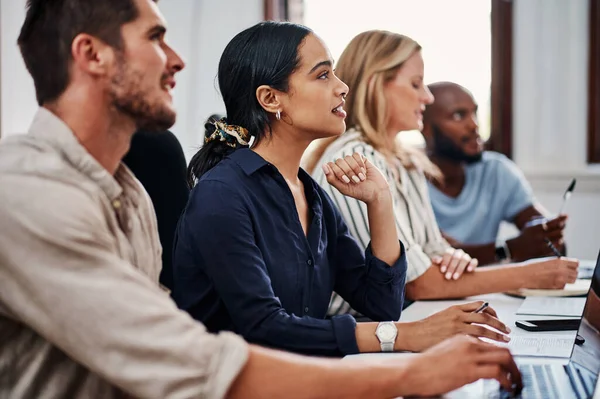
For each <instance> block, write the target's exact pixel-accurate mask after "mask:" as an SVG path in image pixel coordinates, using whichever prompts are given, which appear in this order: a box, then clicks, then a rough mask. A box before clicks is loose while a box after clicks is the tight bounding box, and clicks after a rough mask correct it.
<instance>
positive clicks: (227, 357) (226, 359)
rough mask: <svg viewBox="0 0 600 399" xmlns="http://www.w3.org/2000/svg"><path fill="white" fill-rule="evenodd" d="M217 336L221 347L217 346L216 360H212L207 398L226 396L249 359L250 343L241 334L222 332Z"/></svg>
mask: <svg viewBox="0 0 600 399" xmlns="http://www.w3.org/2000/svg"><path fill="white" fill-rule="evenodd" d="M216 337H217V339H216V340H215V341H216V342H218V346H219V348H218V350H217V349H216V348H215V351H214V359H215V360H216V361H213V362H211V365H210V366H211V369H212V370H210V371H209V372H208V373H207V375H209V376H210V379H211V380H212V381H211V382H210V383H209V384H207V392H205V394H206V396H205V397H207V398H224V397H225V396H226V395H227V392H228V391H229V388H230V387H231V384H233V382H234V381H235V379H236V378H237V377H238V375H239V373H240V372H241V371H242V368H243V367H244V366H245V365H246V362H247V361H248V352H249V348H248V344H247V343H246V342H245V341H244V340H243V339H242V338H241V337H240V336H238V335H235V334H233V333H229V332H222V333H219V334H218V335H217V336H216Z"/></svg>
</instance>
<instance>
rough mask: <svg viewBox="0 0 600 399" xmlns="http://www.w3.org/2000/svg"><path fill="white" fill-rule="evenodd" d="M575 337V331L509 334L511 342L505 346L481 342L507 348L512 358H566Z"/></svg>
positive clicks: (497, 343) (569, 353) (568, 355)
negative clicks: (568, 332)
mask: <svg viewBox="0 0 600 399" xmlns="http://www.w3.org/2000/svg"><path fill="white" fill-rule="evenodd" d="M576 335H577V334H576V332H575V331H573V332H572V334H560V335H559V334H544V335H540V334H532V335H528V334H525V335H521V334H519V335H517V334H511V335H510V338H511V340H510V342H509V343H507V344H505V343H500V342H497V341H492V340H488V339H487V338H482V340H483V341H486V342H489V343H493V344H495V345H498V346H503V347H508V348H509V349H510V352H511V353H512V354H513V356H536V357H556V358H568V357H570V356H571V352H572V351H573V345H575V336H576Z"/></svg>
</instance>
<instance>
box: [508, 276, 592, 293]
mask: <svg viewBox="0 0 600 399" xmlns="http://www.w3.org/2000/svg"><path fill="white" fill-rule="evenodd" d="M590 284H591V280H576V281H575V282H574V283H573V284H567V285H565V288H563V289H562V290H542V289H534V288H522V289H520V290H517V291H509V292H507V294H509V295H516V296H521V297H529V296H556V297H569V296H570V297H577V296H584V295H587V293H588V291H589V289H590Z"/></svg>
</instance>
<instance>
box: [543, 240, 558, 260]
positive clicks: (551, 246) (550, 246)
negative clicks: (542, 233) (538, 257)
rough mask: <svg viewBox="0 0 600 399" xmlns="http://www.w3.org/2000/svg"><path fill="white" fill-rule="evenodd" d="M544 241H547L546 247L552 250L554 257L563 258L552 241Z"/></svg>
mask: <svg viewBox="0 0 600 399" xmlns="http://www.w3.org/2000/svg"><path fill="white" fill-rule="evenodd" d="M544 241H546V245H547V246H548V248H550V249H551V250H552V252H553V253H554V255H556V256H557V257H559V258H560V257H561V256H562V254H561V253H560V251H559V250H558V249H557V248H556V247H555V246H554V244H552V241H550V239H549V238H548V237H544Z"/></svg>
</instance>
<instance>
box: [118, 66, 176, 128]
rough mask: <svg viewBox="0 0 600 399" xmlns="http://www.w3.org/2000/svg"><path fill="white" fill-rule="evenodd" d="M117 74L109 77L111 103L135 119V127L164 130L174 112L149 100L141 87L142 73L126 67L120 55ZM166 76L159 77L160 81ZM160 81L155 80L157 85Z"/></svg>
mask: <svg viewBox="0 0 600 399" xmlns="http://www.w3.org/2000/svg"><path fill="white" fill-rule="evenodd" d="M117 63H118V65H117V68H118V72H117V74H116V75H115V76H114V77H113V78H112V79H111V87H110V89H109V90H110V96H111V97H112V105H113V107H114V108H115V109H116V110H117V112H119V113H120V114H122V115H125V116H128V117H130V118H131V119H133V120H134V121H135V125H136V128H137V129H140V130H147V131H164V130H167V129H168V128H170V127H171V126H173V124H174V123H175V117H176V114H175V112H174V111H173V110H172V109H170V108H168V107H167V106H165V105H163V104H160V103H158V101H157V102H156V103H151V102H149V95H148V93H147V92H145V91H144V90H143V89H141V87H142V82H143V76H144V75H143V73H142V72H140V71H134V70H131V69H130V68H128V66H127V63H126V61H125V60H124V58H123V57H122V56H118V58H117ZM166 78H167V76H162V77H161V82H162V81H164V80H165V79H166ZM161 82H156V84H157V85H159V84H160V83H161Z"/></svg>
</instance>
